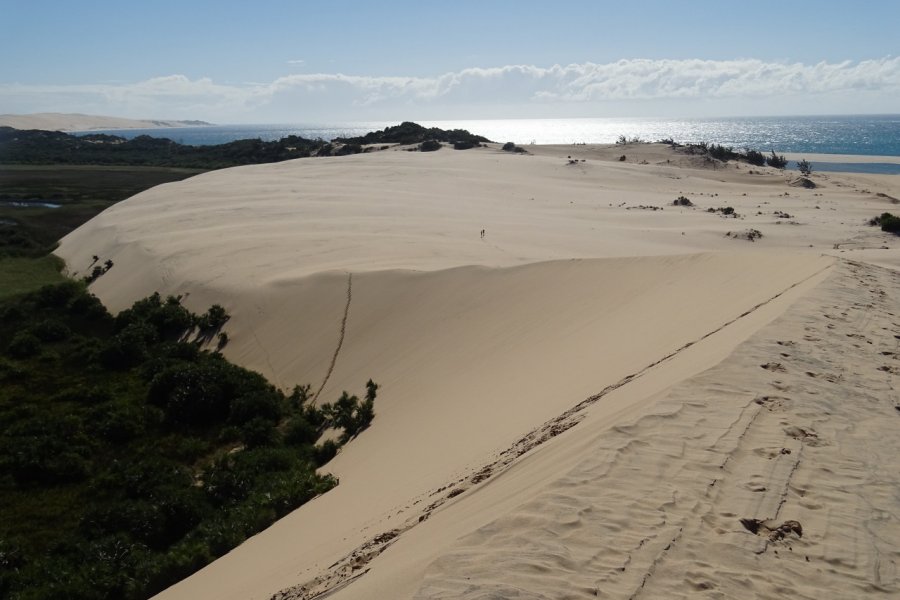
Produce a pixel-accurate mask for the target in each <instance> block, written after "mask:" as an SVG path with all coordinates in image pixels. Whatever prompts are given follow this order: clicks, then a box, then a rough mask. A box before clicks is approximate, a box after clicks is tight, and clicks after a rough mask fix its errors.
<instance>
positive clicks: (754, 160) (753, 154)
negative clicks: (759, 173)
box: [743, 150, 766, 167]
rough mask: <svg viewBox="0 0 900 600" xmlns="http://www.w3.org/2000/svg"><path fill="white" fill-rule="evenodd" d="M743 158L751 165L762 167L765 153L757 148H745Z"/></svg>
mask: <svg viewBox="0 0 900 600" xmlns="http://www.w3.org/2000/svg"><path fill="white" fill-rule="evenodd" d="M743 158H744V160H746V161H747V162H748V163H750V164H751V165H755V166H757V167H762V166H765V164H766V155H765V154H763V153H762V152H759V151H757V150H747V152H746V154H744V157H743Z"/></svg>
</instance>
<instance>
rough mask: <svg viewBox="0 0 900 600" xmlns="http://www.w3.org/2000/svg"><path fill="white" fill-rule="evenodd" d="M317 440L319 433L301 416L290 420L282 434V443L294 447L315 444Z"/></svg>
mask: <svg viewBox="0 0 900 600" xmlns="http://www.w3.org/2000/svg"><path fill="white" fill-rule="evenodd" d="M318 439H319V432H318V431H317V430H316V428H315V427H313V426H312V425H311V424H310V423H309V421H307V420H306V419H304V418H303V416H302V415H296V416H294V417H293V418H291V422H290V423H288V426H287V431H285V433H284V441H285V442H287V443H288V444H291V445H294V446H304V445H308V444H315V443H316V441H317V440H318Z"/></svg>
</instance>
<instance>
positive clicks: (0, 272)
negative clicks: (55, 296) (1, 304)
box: [0, 254, 65, 300]
mask: <svg viewBox="0 0 900 600" xmlns="http://www.w3.org/2000/svg"><path fill="white" fill-rule="evenodd" d="M63 266H64V263H63V261H62V259H60V258H59V257H57V256H53V255H52V254H51V255H47V256H41V257H39V258H30V257H17V256H11V257H5V258H3V257H0V300H4V299H6V298H10V297H12V296H16V295H18V294H25V293H27V292H32V291H34V290H36V289H38V288H40V287H42V286H45V285H49V284H52V283H61V282H63V281H65V277H63V275H62V273H61V271H62V268H63Z"/></svg>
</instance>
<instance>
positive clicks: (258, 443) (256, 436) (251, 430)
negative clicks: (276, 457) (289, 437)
mask: <svg viewBox="0 0 900 600" xmlns="http://www.w3.org/2000/svg"><path fill="white" fill-rule="evenodd" d="M241 441H242V442H244V445H246V446H247V448H261V447H263V446H272V445H274V444H275V443H276V442H277V441H278V430H277V429H275V423H273V422H272V421H270V420H268V419H264V418H262V417H255V418H253V419H250V420H249V421H247V422H246V423H244V424H243V425H241Z"/></svg>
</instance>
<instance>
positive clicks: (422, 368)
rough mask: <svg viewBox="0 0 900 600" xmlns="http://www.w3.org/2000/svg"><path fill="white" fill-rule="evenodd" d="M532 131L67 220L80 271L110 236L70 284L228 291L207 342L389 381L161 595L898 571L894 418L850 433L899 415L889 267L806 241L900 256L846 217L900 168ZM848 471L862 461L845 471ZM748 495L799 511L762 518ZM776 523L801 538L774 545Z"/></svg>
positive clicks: (147, 197) (575, 591) (321, 376)
mask: <svg viewBox="0 0 900 600" xmlns="http://www.w3.org/2000/svg"><path fill="white" fill-rule="evenodd" d="M533 150H534V154H533V155H530V156H511V155H509V154H506V153H502V152H499V151H496V150H495V149H481V150H473V151H466V152H454V151H449V150H442V151H440V152H437V153H428V154H419V153H406V152H401V151H386V152H379V153H376V154H367V155H358V156H353V157H341V158H328V159H309V160H299V161H292V162H287V163H280V164H276V165H263V166H253V167H242V168H237V169H228V170H225V171H220V172H216V173H209V174H206V175H202V176H198V177H195V178H192V179H189V180H186V181H183V182H179V183H176V184H168V185H165V186H160V187H158V188H155V189H153V190H149V191H147V192H145V193H143V194H140V195H138V196H136V197H134V198H132V199H130V200H128V201H126V202H123V203H120V204H118V205H116V206H114V207H113V208H111V209H110V210H108V211H106V212H105V213H103V214H102V215H100V216H98V217H97V218H95V219H94V220H93V221H91V222H90V223H88V224H86V225H85V226H84V227H82V228H80V229H79V230H77V231H76V232H74V233H73V234H71V235H70V236H68V237H67V238H65V239H64V240H63V243H62V245H61V246H60V249H59V251H58V252H59V254H60V255H61V256H63V257H64V258H65V259H66V260H67V263H68V265H69V268H70V270H71V271H72V272H73V273H77V272H78V271H79V270H85V269H86V268H87V266H88V265H89V264H90V262H91V256H92V255H94V254H97V255H99V256H100V257H101V259H102V260H106V259H108V258H109V259H112V260H113V261H114V262H115V266H114V268H113V269H112V270H111V271H110V272H109V273H107V274H106V275H104V276H102V277H101V278H100V279H99V280H98V281H97V282H96V283H95V284H93V286H92V289H93V290H94V291H95V292H96V293H97V294H98V295H99V296H100V297H101V298H102V299H103V300H104V302H106V303H107V304H108V305H110V306H111V307H112V308H114V309H118V308H121V307H123V306H125V305H127V304H128V303H130V302H131V301H132V300H134V299H135V298H136V297H139V296H141V295H143V294H146V293H149V292H152V291H154V290H159V291H160V292H162V293H183V294H188V296H187V302H188V303H189V304H190V305H191V306H193V307H194V308H197V309H201V308H205V306H207V305H208V304H209V303H211V302H220V303H223V304H224V305H226V307H227V308H228V310H229V312H231V313H232V315H233V319H232V321H231V322H230V323H229V326H228V331H229V334H230V336H231V338H232V340H233V341H232V342H231V343H229V345H228V346H227V347H226V354H227V355H228V356H229V357H231V358H232V359H235V360H237V361H239V362H241V363H242V364H245V365H247V366H250V367H252V368H255V369H258V370H260V371H261V372H263V373H265V374H266V375H267V376H269V377H271V378H272V379H273V380H274V381H275V382H276V383H278V384H279V385H281V386H284V387H289V386H291V385H293V384H295V383H304V382H309V383H311V384H312V385H313V388H314V389H318V388H319V387H322V388H323V389H322V398H325V399H330V398H333V397H334V396H335V395H336V394H338V393H339V392H340V390H342V389H348V390H351V391H355V392H359V391H361V388H362V384H363V382H364V381H365V380H366V379H367V378H369V377H372V378H374V379H375V380H376V381H377V382H378V383H379V384H381V386H382V388H381V391H380V394H379V398H378V401H377V406H376V411H377V417H376V421H375V424H374V425H373V426H372V427H371V428H370V429H369V430H367V431H366V432H364V433H363V434H362V435H361V436H360V437H359V438H358V439H356V440H355V441H354V442H353V443H352V444H350V445H349V446H348V447H346V448H345V450H344V451H343V452H342V453H341V454H340V455H339V456H338V457H337V458H336V459H335V460H334V461H332V463H330V464H329V465H328V470H329V471H331V472H333V473H335V474H336V475H337V476H338V477H339V478H340V480H341V484H340V486H338V487H337V488H336V489H335V490H333V491H331V492H329V493H328V494H326V495H325V496H324V497H322V498H319V499H317V500H315V501H313V502H311V503H310V504H308V505H306V506H304V507H302V508H301V509H299V510H298V511H295V512H294V513H293V514H291V515H289V516H288V517H286V518H285V519H282V520H281V521H279V522H278V523H276V524H275V525H274V526H273V527H271V528H270V529H269V530H267V531H265V532H263V533H261V534H260V535H258V536H256V537H254V538H253V539H251V540H248V541H247V542H246V543H245V544H243V545H242V546H241V547H239V548H237V549H236V550H234V551H233V552H232V553H230V554H229V555H227V556H225V557H223V558H222V559H220V560H219V561H217V562H216V563H213V564H212V565H210V566H209V567H207V568H206V569H204V570H203V571H201V572H199V573H197V574H196V575H194V576H193V577H190V578H188V579H187V580H185V581H184V582H182V583H180V584H178V585H176V586H174V587H173V588H171V589H169V590H167V591H166V592H164V593H163V594H161V595H160V597H161V598H198V597H202V598H235V599H238V598H268V597H270V596H271V595H272V594H275V593H276V592H279V590H285V592H284V593H283V594H281V595H282V596H284V597H311V596H312V595H314V594H316V593H319V592H324V591H328V590H332V591H336V592H337V596H336V597H353V598H404V597H406V598H410V597H419V598H433V597H434V598H442V597H446V598H450V597H469V598H488V597H514V596H516V594H518V597H523V598H539V597H540V598H543V597H547V598H558V597H582V596H584V597H593V596H594V595H595V592H596V594H599V595H600V596H602V597H610V598H626V597H634V594H635V593H637V592H638V591H640V590H643V589H645V588H646V590H647V592H646V593H647V594H648V595H647V596H646V597H666V596H679V595H687V594H688V593H692V592H696V591H697V590H700V591H703V590H706V592H707V593H708V594H711V595H712V596H713V597H714V596H715V594H717V593H720V594H724V595H725V596H726V597H727V596H734V595H740V592H741V590H742V589H745V588H746V586H747V585H748V583H747V582H751V584H752V585H758V586H759V587H758V589H757V591H758V594H759V595H760V596H766V595H767V594H768V595H770V596H772V597H774V596H773V594H776V593H781V592H783V593H793V594H795V595H798V596H799V597H812V596H814V595H818V596H820V597H821V596H822V590H830V589H841V590H843V591H844V592H846V593H845V594H844V595H845V596H852V595H854V594H856V593H859V591H860V590H873V591H878V590H881V589H883V590H885V591H886V592H896V591H897V580H896V573H895V571H894V570H893V569H894V568H895V561H896V552H897V545H896V544H895V543H894V544H893V545H892V543H891V542H890V541H889V540H890V539H891V538H889V537H884V536H882V537H879V536H880V534H878V533H877V532H875V533H867V532H870V531H875V529H877V528H875V529H873V527H872V526H871V525H869V524H870V523H874V522H875V521H878V522H879V524H880V525H879V527H881V526H882V525H883V527H884V531H885V532H890V531H893V529H891V528H892V527H893V528H896V516H895V515H897V508H898V507H897V500H896V498H895V497H891V496H888V495H886V494H885V492H884V490H886V489H890V488H889V486H890V485H891V482H894V485H895V483H896V480H897V468H896V466H895V463H893V462H892V459H890V458H889V457H890V456H891V453H890V452H889V450H890V449H891V448H893V446H890V445H888V446H887V447H885V448H883V449H878V450H874V449H871V447H870V446H867V445H863V446H861V445H860V443H861V442H860V440H861V439H863V438H864V437H865V436H868V435H876V434H877V435H881V434H882V433H884V432H886V431H887V430H888V429H889V428H890V423H891V422H890V421H887V420H886V419H887V418H888V417H890V418H898V417H896V416H895V415H894V414H892V413H891V411H892V410H893V409H892V408H891V402H896V398H894V397H893V396H891V394H894V392H893V391H892V388H891V387H890V386H891V385H893V379H892V376H893V371H891V370H890V369H891V368H893V365H892V364H891V363H889V362H888V363H886V364H887V366H888V367H889V369H888V370H880V371H879V370H878V369H877V368H876V366H884V365H881V363H878V361H881V362H885V361H887V360H888V359H890V356H892V355H887V354H877V352H892V351H894V350H893V349H892V348H893V347H890V348H889V347H888V346H889V345H890V343H893V344H894V346H896V341H894V342H891V340H893V335H894V334H895V333H900V331H897V332H895V331H893V329H897V328H898V327H900V326H898V325H897V323H895V322H894V321H895V320H896V318H895V317H893V316H892V315H891V314H889V311H890V310H891V309H890V305H891V302H895V301H894V300H892V298H896V297H897V296H896V295H893V296H892V295H891V294H896V293H900V290H895V289H894V288H896V287H897V286H898V285H900V284H898V283H897V281H896V278H895V276H894V275H892V274H891V273H890V272H887V271H882V270H879V269H877V268H875V267H867V266H866V267H863V266H853V265H848V264H846V263H844V262H840V261H835V259H834V258H832V257H829V256H823V254H833V255H837V256H842V257H843V256H859V257H861V258H864V259H866V260H869V261H876V262H881V263H882V264H891V263H894V262H900V261H898V256H900V253H898V250H897V247H898V242H897V241H896V239H894V238H891V237H888V236H886V235H884V234H881V233H880V232H878V231H877V230H874V229H872V228H869V227H867V226H865V225H864V224H863V223H864V221H865V219H867V218H868V217H870V216H872V215H873V214H879V213H881V212H883V211H884V210H890V209H891V207H892V206H893V201H892V198H897V197H900V184H898V182H897V180H896V179H892V178H891V177H888V176H880V177H877V176H864V175H853V176H850V175H832V174H829V175H816V176H815V177H814V180H815V181H816V182H817V183H819V187H818V188H816V189H812V190H808V189H804V188H800V187H795V186H794V185H792V183H793V181H792V180H791V179H790V178H789V177H788V178H786V177H785V176H784V175H782V174H779V173H777V172H774V171H769V170H765V169H763V170H762V171H761V172H759V171H758V170H754V171H755V172H754V173H752V174H751V173H750V172H749V169H747V168H746V166H743V167H741V168H735V167H729V168H724V169H723V168H721V167H720V166H717V167H716V168H715V169H713V168H712V167H713V165H711V164H707V163H704V162H703V161H702V160H700V159H697V158H695V157H684V156H680V155H674V154H672V153H671V152H670V151H669V150H668V149H666V148H664V147H660V146H645V145H641V146H628V147H626V148H624V149H622V148H618V147H613V148H597V147H537V148H534V149H533ZM623 153H625V154H626V161H624V162H620V161H618V156H620V155H621V154H623ZM567 156H572V157H573V159H574V160H577V161H578V162H577V163H576V164H569V159H568V158H566V157H567ZM582 159H584V162H582ZM879 194H881V195H879ZM679 195H685V196H687V197H689V198H691V199H692V201H693V202H694V203H695V205H696V206H695V207H693V208H680V207H673V206H671V201H672V199H674V198H675V197H676V196H679ZM720 206H732V207H734V208H735V209H736V210H737V212H738V213H740V214H741V215H743V217H742V218H739V219H734V218H724V217H722V216H720V215H718V214H713V213H708V212H706V210H705V209H707V208H710V207H711V208H715V207H720ZM649 207H657V208H659V209H662V210H653V209H651V208H649ZM776 211H779V212H780V213H788V214H789V215H790V216H788V217H784V216H783V214H776ZM750 228H754V229H759V230H760V231H762V232H763V234H764V237H763V238H762V239H761V240H759V241H757V242H748V241H746V240H742V239H735V237H734V236H733V235H732V236H727V235H726V233H729V232H731V233H740V232H743V231H746V230H748V229H750ZM481 229H485V230H486V236H485V238H484V239H482V238H481V236H480V234H479V233H480V231H481ZM885 246H886V247H888V248H887V249H882V247H885ZM892 248H893V249H892ZM868 278H873V279H871V280H870V279H868ZM857 280H861V282H858V281H857ZM892 286H893V287H892ZM879 290H886V291H885V293H886V294H888V296H881V295H880V293H879ZM870 296H871V297H870ZM833 306H837V307H838V308H837V309H834V308H831V307H833ZM842 312H845V313H847V314H841V313H842ZM832 313H834V314H832ZM829 315H830V317H831V319H830V318H829ZM842 319H843V320H842ZM832 320H835V322H832ZM342 324H344V328H343V329H342V327H341V326H342ZM829 325H833V327H831V328H829V327H828V326H829ZM804 328H807V329H804ZM855 335H864V336H866V340H865V341H863V340H862V338H858V337H848V336H855ZM777 341H782V342H791V343H793V344H795V345H796V346H797V348H796V349H793V347H792V349H786V346H779V345H778V344H777V343H776V342H777ZM868 341H871V342H872V344H867V343H865V342H868ZM853 344H856V345H857V346H859V347H858V348H854V347H853ZM885 348H887V349H885ZM336 351H337V352H336ZM782 352H783V353H784V354H785V355H787V356H781V355H780V354H781V353H782ZM335 356H336V357H337V358H336V360H334V357H335ZM333 360H334V362H333V370H332V368H331V367H332V361H333ZM769 362H772V363H781V364H780V366H778V367H776V366H774V365H770V366H769V368H766V369H763V368H761V367H760V364H767V363H769ZM876 363H877V364H876ZM710 369H711V370H710ZM835 369H842V370H843V372H844V373H847V375H846V376H842V377H841V378H838V379H835V377H831V375H833V374H834V371H835ZM806 371H809V372H810V373H812V375H808V374H806ZM850 373H854V375H853V377H850V375H849V374H850ZM832 379H835V381H832ZM779 386H780V387H779ZM773 390H776V391H773ZM779 390H780V391H779ZM813 392H814V393H813ZM762 396H765V397H766V399H765V400H763V401H762V403H755V402H754V400H755V399H757V398H761V397H762ZM848 398H849V399H850V402H849V403H847V402H844V401H845V400H846V399H848ZM892 398H893V399H892ZM816 403H819V404H816ZM823 407H825V408H823ZM826 411H827V412H829V413H831V414H830V415H824V412H826ZM894 412H896V411H894ZM861 419H862V420H864V421H865V423H866V425H865V426H863V425H861V424H860V422H861V421H860V420H861ZM854 424H855V425H854ZM798 428H799V429H798ZM813 430H815V431H816V432H817V433H816V435H817V436H818V437H817V438H816V439H820V440H821V441H822V443H818V442H816V441H815V439H813V437H812V436H811V433H810V432H811V431H813ZM798 431H802V432H804V433H798ZM785 436H787V437H785ZM791 436H793V437H791ZM841 436H843V437H841ZM839 437H840V439H837V438H839ZM826 438H827V439H828V440H829V442H828V443H827V444H826V443H825V442H824V440H825V439H826ZM781 448H786V449H788V450H791V453H790V454H788V453H782V452H781ZM841 461H844V462H841ZM847 461H850V462H847ZM835 464H841V465H843V466H841V467H840V470H839V471H837V470H834V467H833V466H832V465H835ZM847 478H849V479H847ZM847 480H853V481H861V482H863V483H864V484H865V485H859V486H856V487H855V488H854V491H853V492H852V494H851V495H849V496H846V497H845V498H841V497H840V496H839V495H838V492H837V491H836V490H837V488H838V487H839V486H840V485H842V484H843V483H844V482H845V481H847ZM711 482H715V483H711ZM797 482H800V483H797ZM885 486H887V487H885ZM785 490H787V491H785ZM461 491H462V492H461ZM807 492H809V493H813V492H814V494H813V497H811V498H810V499H809V500H808V501H807V500H804V499H803V498H804V494H806V493H807ZM816 498H818V499H816ZM832 505H834V506H833V507H832ZM815 511H819V512H815ZM740 518H748V519H781V521H779V523H781V522H783V521H784V520H786V519H796V520H799V521H800V522H801V523H802V524H803V527H804V537H803V538H802V541H800V540H794V539H793V538H791V537H790V536H792V535H793V536H796V534H794V533H791V534H789V536H788V538H786V540H787V541H785V540H782V541H779V542H777V543H775V544H772V545H766V544H765V543H764V540H763V537H761V536H763V535H764V534H768V532H767V530H765V529H761V530H758V535H754V534H751V533H750V532H749V531H747V530H745V529H744V528H743V527H742V526H741V525H740V522H739V519H740ZM770 525H771V526H772V527H774V526H775V525H777V523H774V522H773V523H770ZM853 527H857V528H862V529H863V532H862V533H859V534H855V535H856V536H857V537H855V538H854V540H855V542H854V545H853V549H852V551H851V552H850V554H849V555H845V554H841V551H840V550H839V549H838V548H839V546H840V540H841V539H843V536H846V535H847V532H848V531H850V530H851V529H852V528H853ZM885 535H887V533H886V534H885ZM894 539H896V536H895V538H894ZM885 540H888V541H885ZM779 544H789V545H791V547H792V548H794V550H791V549H786V548H785V547H782V546H781V545H779ZM760 548H762V549H763V551H762V552H760V553H756V552H757V551H758V550H760ZM385 549H388V551H384V550H385ZM798 549H802V550H803V555H802V556H803V557H806V556H809V558H810V562H809V563H806V560H805V558H804V559H803V564H799V565H798V564H795V563H794V562H790V563H787V562H785V563H784V564H783V565H781V564H779V563H777V562H773V561H778V560H781V559H780V558H778V557H781V556H782V555H783V554H784V553H785V552H787V553H792V552H795V551H797V550H798ZM775 550H779V553H778V555H777V556H776V555H775V554H774V551H775ZM797 556H801V555H800V553H799V552H797V554H796V556H795V557H794V558H796V557H797ZM773 557H775V558H773ZM791 560H794V559H791ZM836 561H837V562H836ZM804 565H808V566H806V567H804ZM872 565H877V566H874V567H873V566H872ZM667 569H668V571H667ZM804 569H805V570H804ZM771 572H774V575H772V574H771ZM766 573H769V574H766ZM823 573H825V574H827V576H823ZM362 574H365V576H363V577H360V575H362ZM663 574H665V575H664V576H663ZM766 577H769V578H771V579H772V580H773V581H775V582H776V583H773V584H768V583H765V584H764V583H762V582H759V583H753V582H754V581H760V580H761V579H765V578H766ZM348 584H349V585H348ZM655 585H656V586H661V587H659V588H653V589H654V591H653V592H652V593H651V592H650V591H649V590H651V587H650V586H655ZM742 586H743V587H742Z"/></svg>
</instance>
